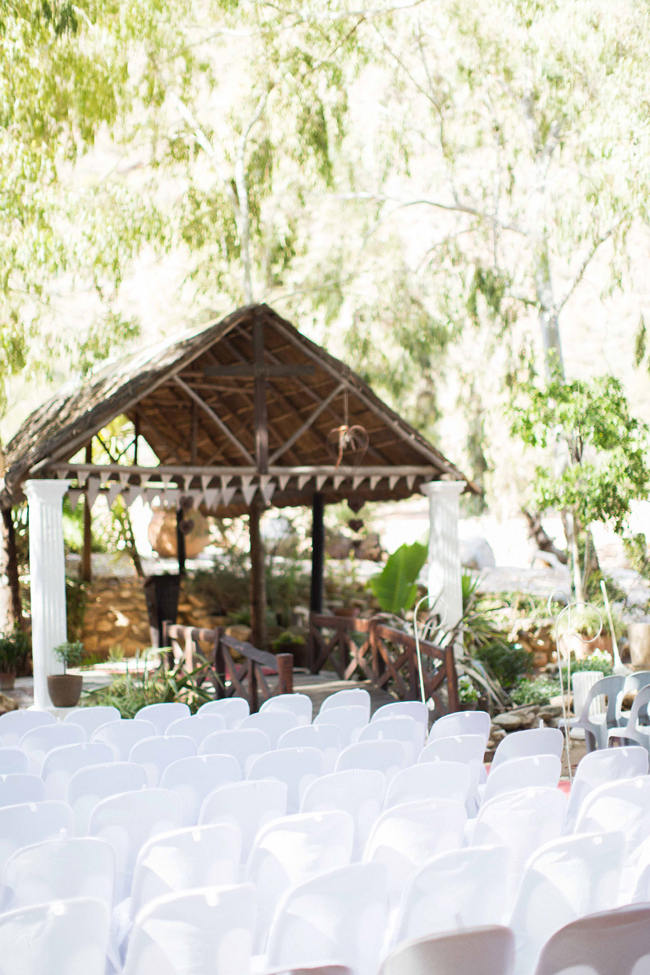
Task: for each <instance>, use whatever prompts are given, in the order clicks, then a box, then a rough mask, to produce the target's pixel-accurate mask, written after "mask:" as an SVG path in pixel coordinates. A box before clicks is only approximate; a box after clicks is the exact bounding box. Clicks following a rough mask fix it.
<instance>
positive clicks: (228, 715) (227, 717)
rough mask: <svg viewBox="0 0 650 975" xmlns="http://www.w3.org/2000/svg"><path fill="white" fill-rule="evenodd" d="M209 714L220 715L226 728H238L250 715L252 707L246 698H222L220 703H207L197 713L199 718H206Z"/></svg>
mask: <svg viewBox="0 0 650 975" xmlns="http://www.w3.org/2000/svg"><path fill="white" fill-rule="evenodd" d="M209 714H218V715H220V716H221V717H222V718H223V719H224V721H225V723H226V728H238V727H239V725H240V724H241V723H242V721H243V720H244V718H247V717H248V715H249V714H250V707H249V705H248V701H247V700H246V698H244V697H222V698H219V700H218V701H206V703H205V704H202V705H201V707H200V708H199V709H198V711H197V712H196V716H197V718H205V717H207V715H209Z"/></svg>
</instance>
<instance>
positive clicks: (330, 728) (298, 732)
mask: <svg viewBox="0 0 650 975" xmlns="http://www.w3.org/2000/svg"><path fill="white" fill-rule="evenodd" d="M277 747H278V748H318V750H319V751H320V752H322V755H323V771H324V772H332V771H333V770H334V766H335V765H336V759H337V758H338V756H339V752H340V751H341V748H342V741H341V732H340V731H339V729H338V728H337V727H336V725H330V724H320V725H315V724H309V725H300V726H299V727H298V728H289V730H288V731H285V732H284V734H282V735H280V737H279V739H278V746H277Z"/></svg>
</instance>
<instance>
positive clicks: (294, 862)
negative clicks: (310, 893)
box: [246, 810, 354, 952]
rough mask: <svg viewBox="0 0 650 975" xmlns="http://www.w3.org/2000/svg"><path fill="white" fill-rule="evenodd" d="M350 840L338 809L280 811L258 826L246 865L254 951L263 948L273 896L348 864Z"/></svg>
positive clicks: (350, 829)
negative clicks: (253, 896)
mask: <svg viewBox="0 0 650 975" xmlns="http://www.w3.org/2000/svg"><path fill="white" fill-rule="evenodd" d="M353 840H354V823H353V822H352V817H351V816H350V815H348V813H345V812H342V811H341V810H337V811H336V812H322V813H320V812H319V813H298V814H297V815H294V816H284V817H283V818H281V819H276V820H274V821H272V822H270V823H267V825H266V826H263V827H262V828H261V829H260V831H259V833H258V834H257V837H256V839H255V842H254V844H253V848H252V850H251V853H250V856H249V858H248V864H247V867H246V875H247V879H248V880H250V881H251V882H252V883H254V884H255V887H256V890H257V911H258V914H257V924H256V935H255V944H256V945H257V950H258V951H260V952H261V951H264V948H265V945H266V938H267V935H268V929H269V925H270V923H271V920H272V918H273V914H274V911H275V908H276V906H277V902H278V899H279V897H280V896H281V895H282V894H283V893H284V892H285V890H287V889H288V888H289V887H291V886H292V885H294V884H297V883H300V882H301V881H303V880H307V879H308V878H309V877H313V876H315V875H316V874H318V873H324V872H325V871H327V870H331V869H334V868H335V867H342V866H345V865H346V864H348V863H349V862H350V859H351V857H352V844H353Z"/></svg>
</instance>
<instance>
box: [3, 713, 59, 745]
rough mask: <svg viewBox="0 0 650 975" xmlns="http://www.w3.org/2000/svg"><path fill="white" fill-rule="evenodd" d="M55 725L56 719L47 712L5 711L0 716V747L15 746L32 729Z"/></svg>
mask: <svg viewBox="0 0 650 975" xmlns="http://www.w3.org/2000/svg"><path fill="white" fill-rule="evenodd" d="M54 724H56V718H55V717H54V715H53V714H50V712H49V711H29V710H27V709H20V710H18V711H7V712H5V714H0V746H2V747H3V748H6V747H8V746H13V745H17V744H18V743H19V742H20V739H21V738H22V737H23V735H25V734H26V733H27V732H28V731H31V730H32V729H33V728H41V727H43V725H54Z"/></svg>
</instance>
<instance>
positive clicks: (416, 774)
mask: <svg viewBox="0 0 650 975" xmlns="http://www.w3.org/2000/svg"><path fill="white" fill-rule="evenodd" d="M471 782H472V778H471V774H470V769H469V766H467V765H464V764H463V763H462V762H444V761H440V762H418V764H417V765H409V766H408V767H407V768H404V769H401V771H399V772H397V774H396V775H395V776H394V777H393V778H392V779H391V781H390V782H389V783H388V788H387V789H386V798H385V799H384V808H385V809H390V808H391V806H397V805H399V803H401V802H413V801H415V800H416V799H457V800H458V801H459V802H462V803H463V805H465V803H466V802H467V799H468V798H469V792H470V788H471Z"/></svg>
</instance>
